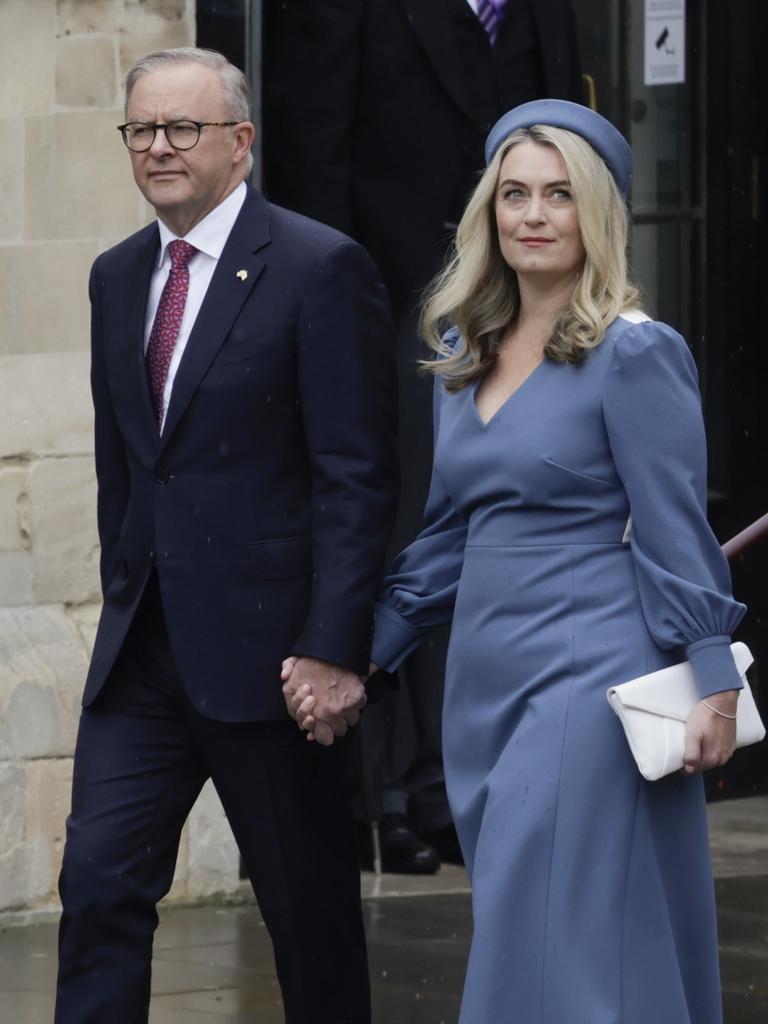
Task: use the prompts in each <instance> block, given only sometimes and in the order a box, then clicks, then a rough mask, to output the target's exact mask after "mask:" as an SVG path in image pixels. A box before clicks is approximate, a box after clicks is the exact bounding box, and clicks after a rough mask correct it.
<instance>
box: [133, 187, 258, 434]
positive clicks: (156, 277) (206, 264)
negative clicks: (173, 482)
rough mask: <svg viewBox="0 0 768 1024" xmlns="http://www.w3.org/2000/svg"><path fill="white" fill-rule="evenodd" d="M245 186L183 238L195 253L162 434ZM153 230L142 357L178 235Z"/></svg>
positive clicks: (168, 384) (165, 229)
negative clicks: (155, 241) (156, 246)
mask: <svg viewBox="0 0 768 1024" xmlns="http://www.w3.org/2000/svg"><path fill="white" fill-rule="evenodd" d="M246 191H247V190H246V187H245V182H241V183H240V184H239V185H238V186H237V188H236V189H235V190H234V192H230V194H229V195H228V196H227V198H226V199H225V200H224V201H223V202H222V203H219V205H218V206H217V207H216V208H215V209H213V210H211V212H210V213H209V214H208V215H207V216H205V217H203V219H202V220H201V221H200V223H199V224H195V226H194V227H193V228H192V230H191V231H190V232H189V234H187V235H185V236H184V241H185V242H189V244H190V245H194V247H195V248H196V249H197V250H198V252H196V253H195V254H194V256H193V257H192V259H191V260H190V262H189V291H188V292H187V302H186V305H185V306H184V316H183V317H182V319H181V327H180V328H179V336H178V338H177V339H176V347H175V348H174V350H173V355H172V356H171V365H170V366H169V368H168V376H167V378H166V381H165V390H164V391H163V422H162V424H161V426H160V431H161V433H162V428H163V424H165V414H166V412H167V411H168V404H169V402H170V400H171V392H172V391H173V381H174V378H175V377H176V371H177V370H178V368H179V363H180V362H181V357H182V356H183V355H184V349H185V348H186V347H187V342H188V341H189V335H190V333H191V331H192V328H193V327H194V324H195V320H197V314H198V313H199V312H200V307H201V306H202V304H203V299H204V298H205V293H206V292H207V291H208V285H209V284H210V283H211V278H212V277H213V272H214V270H215V269H216V264H217V263H218V262H219V256H221V253H222V250H223V248H224V246H225V244H226V241H227V239H228V238H229V233H230V231H231V230H232V227H233V225H234V223H235V221H236V220H237V215H238V214H239V213H240V209H241V207H242V205H243V203H244V202H245V196H246ZM157 226H158V228H159V229H160V253H159V255H158V257H157V263H156V264H155V269H154V270H153V271H152V280H151V281H150V284H149V296H148V299H147V316H146V320H145V321H144V352H145V354H146V351H147V345H148V344H149V335H150V333H151V331H152V324H153V323H154V321H155V314H156V313H157V307H158V304H159V302H160V296H161V294H162V291H163V287H164V286H165V282H166V280H167V279H168V274H169V273H170V270H171V257H170V254H169V252H168V245H169V244H170V243H171V242H173V241H174V240H175V239H176V238H178V235H174V233H173V232H172V231H171V229H170V228H169V227H167V226H166V225H165V224H164V223H163V222H162V221H161V220H159V219H158V222H157Z"/></svg>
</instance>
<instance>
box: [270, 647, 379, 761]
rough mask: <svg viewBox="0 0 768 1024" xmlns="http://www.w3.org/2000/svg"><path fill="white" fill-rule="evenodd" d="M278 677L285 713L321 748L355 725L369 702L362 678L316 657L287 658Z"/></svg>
mask: <svg viewBox="0 0 768 1024" xmlns="http://www.w3.org/2000/svg"><path fill="white" fill-rule="evenodd" d="M280 677H281V679H282V680H283V697H284V698H285V706H286V707H287V709H288V714H289V715H290V716H291V718H293V719H294V721H295V722H296V723H297V724H298V726H299V728H300V729H303V730H304V731H305V732H306V734H307V739H308V740H311V741H313V740H316V741H317V742H318V743H320V744H321V745H322V746H324V747H330V745H331V744H332V743H333V741H334V740H335V739H336V738H337V737H339V736H343V735H344V734H345V733H346V731H347V729H349V728H350V727H351V726H354V725H357V723H358V721H359V720H360V712H361V711H362V710H363V708H364V707H365V705H366V704H367V702H368V699H367V697H366V695H365V685H364V683H365V680H364V679H363V677H361V676H358V675H357V674H356V673H354V672H352V671H350V670H349V669H345V668H342V667H341V666H340V665H334V664H332V663H331V662H329V661H321V660H320V659H319V658H296V657H290V658H286V659H285V661H284V662H283V670H282V672H281V674H280Z"/></svg>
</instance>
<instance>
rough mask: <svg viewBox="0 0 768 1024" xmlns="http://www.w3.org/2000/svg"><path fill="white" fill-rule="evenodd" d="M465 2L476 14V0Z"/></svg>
mask: <svg viewBox="0 0 768 1024" xmlns="http://www.w3.org/2000/svg"><path fill="white" fill-rule="evenodd" d="M467 3H468V4H469V6H470V7H471V8H472V10H473V11H474V12H475V14H477V0H467Z"/></svg>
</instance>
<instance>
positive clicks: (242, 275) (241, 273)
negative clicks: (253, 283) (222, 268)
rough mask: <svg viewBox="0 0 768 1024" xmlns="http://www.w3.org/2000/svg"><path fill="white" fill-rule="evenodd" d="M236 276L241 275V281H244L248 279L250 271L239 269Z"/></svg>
mask: <svg viewBox="0 0 768 1024" xmlns="http://www.w3.org/2000/svg"><path fill="white" fill-rule="evenodd" d="M235 277H239V278H240V280H241V281H244V280H245V279H246V277H248V271H247V270H238V272H237V274H236V275H235Z"/></svg>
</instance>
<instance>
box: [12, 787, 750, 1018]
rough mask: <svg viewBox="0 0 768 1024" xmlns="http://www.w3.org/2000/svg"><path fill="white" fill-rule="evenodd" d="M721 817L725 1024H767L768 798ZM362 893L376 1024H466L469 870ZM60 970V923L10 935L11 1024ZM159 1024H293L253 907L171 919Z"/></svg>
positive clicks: (33, 1006)
mask: <svg viewBox="0 0 768 1024" xmlns="http://www.w3.org/2000/svg"><path fill="white" fill-rule="evenodd" d="M710 819H711V826H712V852H713V860H714V865H715V874H716V887H717V900H718V910H719V918H720V940H721V964H722V974H723V987H724V1003H725V1024H766V1022H768V797H753V798H751V799H749V800H738V801H730V802H728V803H721V804H715V805H712V806H711V807H710ZM363 890H364V894H365V915H366V927H367V932H368V940H369V950H370V960H371V978H372V983H373V1003H374V1022H375V1024H455V1021H456V1016H457V1010H458V1005H459V999H460V994H461V986H462V980H463V974H464V965H465V962H466V955H467V949H468V945H469V937H470V930H471V912H470V901H469V894H468V891H467V888H466V883H465V879H464V875H463V872H462V871H461V869H459V868H452V867H444V868H443V869H441V871H440V873H439V874H438V875H436V876H434V877H433V878H428V879H417V878H405V877H397V876H383V877H382V878H380V879H377V878H374V877H373V876H371V875H366V876H364V880H363ZM55 971H56V926H55V923H53V922H45V923H39V924H31V925H24V926H20V925H15V926H7V927H3V928H0V1024H50V1021H51V1020H52V1009H53V987H54V982H55ZM151 1022H152V1024H185V1022H189V1024H235V1022H237V1024H245V1022H248V1024H283V1015H282V1012H281V1009H280V995H279V991H278V988H277V983H276V981H275V979H274V970H273V961H272V952H271V949H270V944H269V939H268V937H267V934H266V930H265V928H264V925H263V924H262V922H261V919H260V917H259V914H258V911H257V910H256V908H255V907H254V906H253V905H249V904H240V905H236V906H223V907H222V906H216V907H214V906H205V907H189V908H181V909H170V908H169V909H167V910H166V911H165V912H164V913H163V914H162V915H161V923H160V927H159V930H158V933H157V938H156V942H155V959H154V966H153V998H152V1009H151ZM104 1024H109V1022H104ZM500 1024H506V1022H500ZM514 1024H524V1022H514ZM563 1024H566V1022H563ZM648 1024H650V1022H648Z"/></svg>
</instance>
